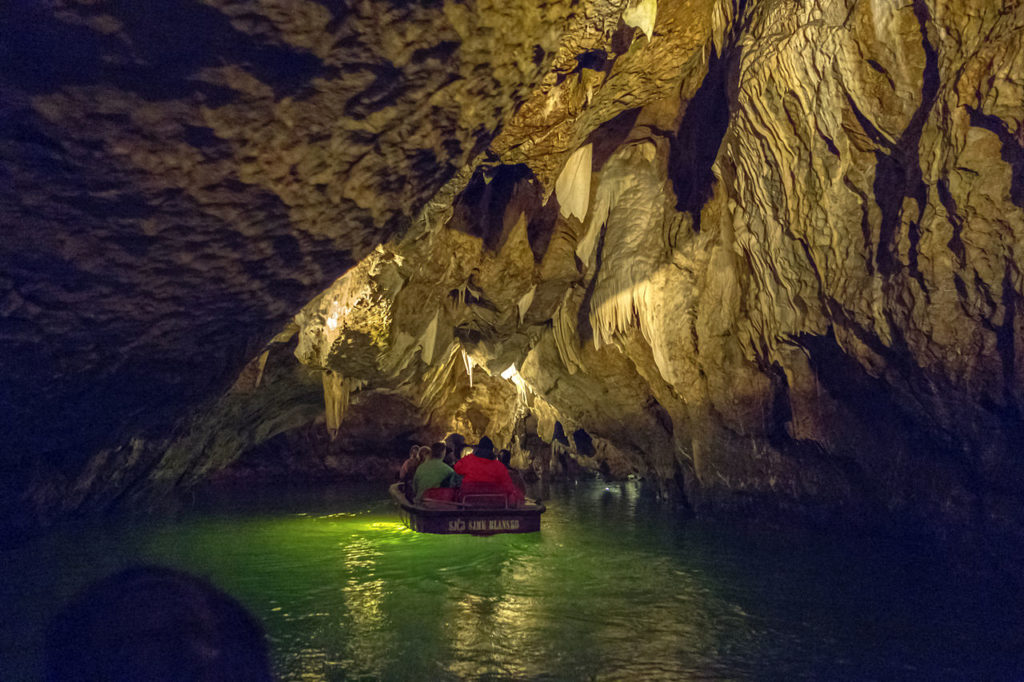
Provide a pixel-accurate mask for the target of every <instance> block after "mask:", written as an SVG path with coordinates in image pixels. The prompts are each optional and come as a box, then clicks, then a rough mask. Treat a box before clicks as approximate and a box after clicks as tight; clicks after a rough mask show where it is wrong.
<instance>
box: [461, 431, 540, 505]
mask: <svg viewBox="0 0 1024 682" xmlns="http://www.w3.org/2000/svg"><path fill="white" fill-rule="evenodd" d="M455 473H457V474H459V475H460V476H462V495H463V496H466V495H467V494H503V495H504V496H505V500H506V503H507V504H509V505H512V506H517V505H519V504H521V503H522V502H523V499H524V495H523V493H522V491H520V490H519V488H517V487H516V485H515V483H513V482H512V478H511V477H510V476H509V475H508V469H506V468H505V465H504V464H502V463H501V462H499V461H498V460H497V459H495V458H494V443H492V442H491V439H490V438H488V437H487V436H484V437H483V438H481V439H480V442H479V443H478V444H477V446H476V447H475V448H473V454H471V455H469V456H468V457H463V458H462V459H460V460H459V461H458V462H457V463H456V464H455Z"/></svg>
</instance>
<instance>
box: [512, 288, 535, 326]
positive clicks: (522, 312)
mask: <svg viewBox="0 0 1024 682" xmlns="http://www.w3.org/2000/svg"><path fill="white" fill-rule="evenodd" d="M535 293H537V285H536V284H534V285H533V286H532V287H530V290H529V291H527V292H526V293H525V294H523V297H522V298H520V299H519V303H518V304H517V307H518V308H519V324H522V323H523V319H524V318H525V317H526V311H528V310H529V309H530V306H531V305H532V304H533V295H534V294H535Z"/></svg>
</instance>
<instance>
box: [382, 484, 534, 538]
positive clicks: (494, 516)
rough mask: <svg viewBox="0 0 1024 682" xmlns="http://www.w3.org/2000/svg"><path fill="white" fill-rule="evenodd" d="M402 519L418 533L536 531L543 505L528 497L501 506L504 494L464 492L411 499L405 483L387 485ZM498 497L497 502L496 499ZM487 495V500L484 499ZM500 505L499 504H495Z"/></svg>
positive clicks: (487, 533) (474, 533)
mask: <svg viewBox="0 0 1024 682" xmlns="http://www.w3.org/2000/svg"><path fill="white" fill-rule="evenodd" d="M390 492H391V499H393V500H394V501H395V504H397V505H398V509H399V515H400V516H401V518H402V522H403V523H404V524H405V525H406V526H408V527H409V529H410V530H414V531H416V532H418V533H439V534H442V535H453V534H467V535H494V534H495V533H536V532H537V531H539V530H540V515H541V514H543V513H544V510H545V507H544V505H542V504H538V503H536V502H533V501H531V500H527V501H526V503H525V504H523V505H522V506H519V507H506V506H504V496H495V495H466V496H465V499H464V500H463V501H462V502H442V501H438V500H425V501H424V502H422V503H420V504H416V503H413V502H410V501H409V499H408V498H407V497H406V496H405V484H404V483H395V484H393V485H392V486H391V488H390ZM499 497H500V498H501V499H500V502H498V501H497V499H496V498H499ZM485 498H490V499H485ZM496 504H500V505H501V506H494V505H496Z"/></svg>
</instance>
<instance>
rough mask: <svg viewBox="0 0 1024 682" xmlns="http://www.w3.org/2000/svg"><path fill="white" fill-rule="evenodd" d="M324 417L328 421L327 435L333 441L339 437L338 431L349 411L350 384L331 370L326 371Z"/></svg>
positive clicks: (323, 376) (324, 374)
mask: <svg viewBox="0 0 1024 682" xmlns="http://www.w3.org/2000/svg"><path fill="white" fill-rule="evenodd" d="M322 379H323V384H324V416H325V418H326V421H327V433H329V434H330V436H331V440H334V439H335V438H337V436H338V429H339V428H340V427H341V420H342V419H343V418H344V417H345V412H346V411H347V410H348V398H349V384H348V382H346V381H345V379H344V377H342V376H341V375H340V374H338V373H337V372H333V371H331V370H329V369H327V370H324V372H323V375H322Z"/></svg>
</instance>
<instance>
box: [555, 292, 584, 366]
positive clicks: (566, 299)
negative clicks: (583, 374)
mask: <svg viewBox="0 0 1024 682" xmlns="http://www.w3.org/2000/svg"><path fill="white" fill-rule="evenodd" d="M575 294H576V288H575V287H569V289H568V290H567V291H566V292H565V296H563V297H562V303H561V305H559V306H558V310H556V311H555V314H554V318H553V319H552V325H551V330H552V332H553V333H554V336H555V347H556V348H557V349H558V357H560V358H561V359H562V364H564V365H565V368H566V369H567V370H569V374H575V373H576V371H577V370H580V369H583V361H582V360H581V359H580V351H579V348H580V339H579V334H577V332H576V316H577V314H578V312H579V305H578V304H577V303H576V301H574V300H573V298H574V296H575Z"/></svg>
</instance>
